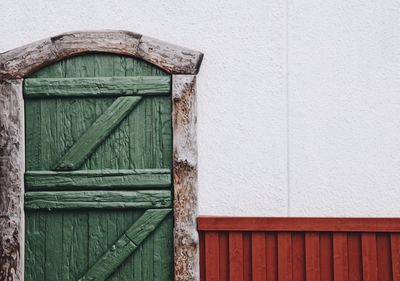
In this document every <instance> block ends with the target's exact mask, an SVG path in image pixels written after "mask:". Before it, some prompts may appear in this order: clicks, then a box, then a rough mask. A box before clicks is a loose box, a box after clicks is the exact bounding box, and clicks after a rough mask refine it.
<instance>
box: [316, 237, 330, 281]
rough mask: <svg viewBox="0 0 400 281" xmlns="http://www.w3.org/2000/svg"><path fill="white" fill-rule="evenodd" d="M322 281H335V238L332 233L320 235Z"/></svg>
mask: <svg viewBox="0 0 400 281" xmlns="http://www.w3.org/2000/svg"><path fill="white" fill-rule="evenodd" d="M319 244H320V245H319V249H320V254H319V255H320V259H321V280H323V281H333V238H332V233H331V232H320V233H319Z"/></svg>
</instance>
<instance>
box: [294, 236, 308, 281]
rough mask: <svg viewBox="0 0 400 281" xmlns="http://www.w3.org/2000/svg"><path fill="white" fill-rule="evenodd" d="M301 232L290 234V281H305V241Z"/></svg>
mask: <svg viewBox="0 0 400 281" xmlns="http://www.w3.org/2000/svg"><path fill="white" fill-rule="evenodd" d="M304 239H305V238H304V233H303V232H293V233H292V262H293V274H292V276H293V277H292V278H293V280H292V281H306V260H305V250H306V249H305V241H304Z"/></svg>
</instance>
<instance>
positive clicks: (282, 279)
mask: <svg viewBox="0 0 400 281" xmlns="http://www.w3.org/2000/svg"><path fill="white" fill-rule="evenodd" d="M278 280H279V281H292V235H291V233H290V232H279V233H278Z"/></svg>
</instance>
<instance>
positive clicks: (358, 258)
mask: <svg viewBox="0 0 400 281" xmlns="http://www.w3.org/2000/svg"><path fill="white" fill-rule="evenodd" d="M347 248H348V251H347V253H348V265H349V270H348V271H349V281H362V280H363V266H362V251H361V234H360V233H348V234H347Z"/></svg>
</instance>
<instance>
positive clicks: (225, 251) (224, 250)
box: [219, 231, 229, 281]
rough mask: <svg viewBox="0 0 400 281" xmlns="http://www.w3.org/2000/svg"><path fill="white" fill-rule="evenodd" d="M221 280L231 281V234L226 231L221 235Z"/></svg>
mask: <svg viewBox="0 0 400 281" xmlns="http://www.w3.org/2000/svg"><path fill="white" fill-rule="evenodd" d="M219 279H220V280H221V281H226V280H229V234H228V232H226V231H221V232H220V233H219Z"/></svg>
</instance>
